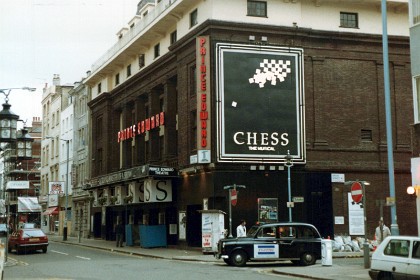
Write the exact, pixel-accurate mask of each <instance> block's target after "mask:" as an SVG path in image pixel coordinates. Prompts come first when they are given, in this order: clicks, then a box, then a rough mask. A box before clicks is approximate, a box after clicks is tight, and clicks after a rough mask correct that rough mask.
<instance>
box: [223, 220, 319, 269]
mask: <svg viewBox="0 0 420 280" xmlns="http://www.w3.org/2000/svg"><path fill="white" fill-rule="evenodd" d="M215 257H216V258H218V259H220V258H222V259H223V260H224V262H225V263H227V264H228V265H234V266H244V265H245V264H246V262H247V261H276V260H290V261H292V262H293V263H294V264H301V265H313V264H315V262H316V260H319V259H321V235H320V234H319V232H318V230H317V229H316V228H315V227H314V226H313V225H311V224H306V223H297V222H285V223H271V224H263V225H255V226H253V227H251V228H250V229H249V230H248V233H247V236H246V237H239V238H225V239H221V240H219V242H218V251H217V253H215Z"/></svg>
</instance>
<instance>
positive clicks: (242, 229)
mask: <svg viewBox="0 0 420 280" xmlns="http://www.w3.org/2000/svg"><path fill="white" fill-rule="evenodd" d="M245 225H246V222H245V220H241V223H240V224H239V226H238V227H237V228H236V237H245V236H246V227H245Z"/></svg>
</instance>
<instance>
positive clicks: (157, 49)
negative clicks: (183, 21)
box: [153, 43, 160, 59]
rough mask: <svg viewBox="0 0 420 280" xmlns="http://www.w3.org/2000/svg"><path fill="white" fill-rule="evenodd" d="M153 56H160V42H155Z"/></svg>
mask: <svg viewBox="0 0 420 280" xmlns="http://www.w3.org/2000/svg"><path fill="white" fill-rule="evenodd" d="M153 54H154V58H155V59H156V58H158V57H159V56H160V43H157V44H156V45H155V46H154V48H153Z"/></svg>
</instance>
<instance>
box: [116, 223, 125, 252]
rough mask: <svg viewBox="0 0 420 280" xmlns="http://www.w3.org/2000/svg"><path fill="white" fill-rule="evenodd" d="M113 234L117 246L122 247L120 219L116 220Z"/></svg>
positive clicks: (122, 231) (122, 230)
mask: <svg viewBox="0 0 420 280" xmlns="http://www.w3.org/2000/svg"><path fill="white" fill-rule="evenodd" d="M115 234H116V238H117V247H124V246H123V234H124V226H123V224H122V222H121V220H119V221H118V224H117V227H116V228H115Z"/></svg>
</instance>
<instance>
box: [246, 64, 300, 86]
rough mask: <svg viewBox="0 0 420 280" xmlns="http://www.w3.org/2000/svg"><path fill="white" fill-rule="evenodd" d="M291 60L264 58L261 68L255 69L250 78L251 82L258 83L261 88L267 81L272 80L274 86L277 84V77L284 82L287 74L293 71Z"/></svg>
mask: <svg viewBox="0 0 420 280" xmlns="http://www.w3.org/2000/svg"><path fill="white" fill-rule="evenodd" d="M291 72H292V70H291V68H290V60H286V61H284V60H278V61H276V60H275V59H271V60H268V59H264V60H263V62H261V63H260V68H258V69H256V70H255V74H254V76H253V77H252V78H249V83H250V84H253V83H256V84H258V85H259V87H260V88H263V87H264V85H265V83H266V82H267V81H270V82H271V85H272V86H275V85H276V84H277V79H278V80H279V81H280V83H282V82H284V81H285V79H286V77H287V75H288V74H289V73H291Z"/></svg>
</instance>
